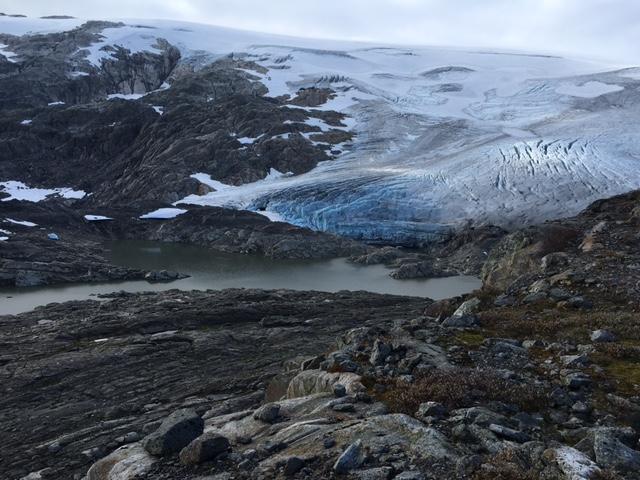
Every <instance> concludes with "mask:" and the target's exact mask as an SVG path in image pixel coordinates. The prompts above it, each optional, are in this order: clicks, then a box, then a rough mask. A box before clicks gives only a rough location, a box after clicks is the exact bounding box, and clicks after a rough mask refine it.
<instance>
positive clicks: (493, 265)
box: [0, 193, 640, 480]
mask: <svg viewBox="0 0 640 480" xmlns="http://www.w3.org/2000/svg"><path fill="white" fill-rule="evenodd" d="M639 226H640V194H639V193H633V194H629V195H626V196H622V197H617V198H614V199H611V200H606V201H602V202H598V203H596V204H594V205H592V206H591V207H590V208H589V209H588V210H587V211H586V212H584V213H583V214H581V215H580V216H578V217H576V218H573V219H569V220H566V221H562V222H554V223H549V224H545V225H543V226H540V227H535V228H529V229H526V230H522V231H518V232H515V233H512V234H509V235H507V236H506V237H504V238H503V239H502V240H501V241H500V242H499V243H498V244H497V246H495V247H494V248H493V249H492V251H491V252H488V259H487V261H486V262H485V264H484V267H483V268H484V269H483V277H484V288H483V289H482V290H481V291H478V292H475V293H474V294H473V295H470V296H468V297H466V298H456V299H450V300H446V301H440V302H437V303H433V302H430V301H427V300H424V299H412V298H403V297H390V296H381V295H373V294H368V293H364V292H360V293H356V292H341V293H337V294H323V293H312V292H290V291H273V292H268V291H254V290H230V291H222V292H178V291H170V292H164V293H153V294H126V295H114V296H112V297H110V298H104V299H101V300H99V301H86V302H70V303H65V304H60V305H50V306H47V307H44V308H39V309H36V310H35V311H33V312H30V313H25V314H22V315H18V316H14V317H11V316H8V317H3V318H1V319H0V341H1V342H2V345H3V348H2V356H1V357H0V365H1V367H0V375H1V382H0V384H1V385H2V387H1V388H2V396H1V399H0V403H1V409H0V410H1V411H2V416H1V417H0V423H1V425H2V431H3V432H5V435H4V439H5V442H4V447H3V457H2V464H1V467H0V468H1V471H2V476H3V478H16V479H19V478H28V479H39V478H42V479H48V478H55V479H58V478H83V476H85V475H86V478H87V479H89V480H99V479H110V480H115V479H118V480H124V479H167V480H169V479H191V478H193V479H196V478H198V479H216V480H222V479H244V478H263V479H271V478H309V479H315V478H354V479H392V478H393V479H398V480H408V479H445V478H446V479H449V478H451V479H454V478H460V479H463V478H471V479H477V480H484V479H509V480H510V479H568V480H580V479H616V478H620V479H636V478H640V477H639V474H638V472H639V471H640V446H639V445H638V431H639V429H640V361H639V360H638V359H639V358H640V313H639V308H640V305H639V303H638V298H639V297H638V294H639V293H640V292H639V289H640V249H639V248H638V245H639V241H640V239H639V236H638V235H639V234H638V227H639Z"/></svg>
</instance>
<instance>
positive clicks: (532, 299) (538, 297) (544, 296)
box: [522, 292, 548, 303]
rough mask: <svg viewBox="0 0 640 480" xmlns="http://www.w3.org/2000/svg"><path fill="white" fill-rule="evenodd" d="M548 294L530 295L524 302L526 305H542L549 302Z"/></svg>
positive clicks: (537, 293) (536, 293)
mask: <svg viewBox="0 0 640 480" xmlns="http://www.w3.org/2000/svg"><path fill="white" fill-rule="evenodd" d="M547 298H548V297H547V294H546V293H545V292H535V293H530V294H529V295H527V296H526V297H524V299H523V300H522V301H523V302H524V303H540V302H544V301H545V300H547Z"/></svg>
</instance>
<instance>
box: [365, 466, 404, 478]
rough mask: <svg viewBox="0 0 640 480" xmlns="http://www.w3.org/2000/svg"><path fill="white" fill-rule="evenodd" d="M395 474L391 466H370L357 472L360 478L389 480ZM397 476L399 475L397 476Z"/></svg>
mask: <svg viewBox="0 0 640 480" xmlns="http://www.w3.org/2000/svg"><path fill="white" fill-rule="evenodd" d="M392 474H393V468H391V467H378V468H369V469H367V470H361V471H359V472H356V474H355V476H356V478H357V479H359V480H388V479H389V478H391V475H392ZM396 478H397V477H396Z"/></svg>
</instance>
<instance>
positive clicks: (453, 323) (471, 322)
mask: <svg viewBox="0 0 640 480" xmlns="http://www.w3.org/2000/svg"><path fill="white" fill-rule="evenodd" d="M478 325H479V322H478V317H476V316H475V315H465V316H462V317H456V316H451V317H449V318H447V319H445V320H444V321H443V322H442V326H443V327H447V328H474V327H477V326H478Z"/></svg>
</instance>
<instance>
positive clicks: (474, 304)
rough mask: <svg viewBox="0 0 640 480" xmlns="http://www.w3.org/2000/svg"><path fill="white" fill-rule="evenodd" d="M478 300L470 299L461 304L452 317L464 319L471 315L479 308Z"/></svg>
mask: <svg viewBox="0 0 640 480" xmlns="http://www.w3.org/2000/svg"><path fill="white" fill-rule="evenodd" d="M480 303H481V302H480V299H478V298H475V297H474V298H470V299H469V300H467V301H466V302H463V303H462V304H461V305H460V306H459V307H458V309H457V310H456V311H455V312H454V313H453V316H454V317H466V316H469V315H473V314H474V313H476V312H477V311H478V308H480Z"/></svg>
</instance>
